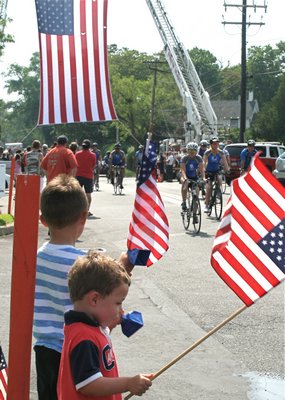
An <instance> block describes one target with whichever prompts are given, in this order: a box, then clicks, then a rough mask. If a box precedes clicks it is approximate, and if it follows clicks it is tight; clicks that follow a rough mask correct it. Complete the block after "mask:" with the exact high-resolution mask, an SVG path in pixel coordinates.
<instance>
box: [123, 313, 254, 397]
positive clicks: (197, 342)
mask: <svg viewBox="0 0 285 400" xmlns="http://www.w3.org/2000/svg"><path fill="white" fill-rule="evenodd" d="M246 308H247V306H246V305H243V306H242V307H241V308H239V309H238V310H236V311H235V312H234V313H233V314H231V315H230V316H229V317H228V318H226V319H225V320H224V321H223V322H221V323H220V324H218V325H217V326H215V327H214V328H213V329H211V330H210V331H209V332H208V333H206V334H205V335H204V336H202V337H201V338H200V339H199V340H197V341H196V342H195V343H193V344H192V345H191V346H190V347H188V348H187V349H186V350H184V351H183V352H182V353H181V354H179V355H178V356H177V357H176V358H174V359H173V360H172V361H170V362H169V363H168V364H166V365H165V366H164V367H162V368H161V369H160V370H159V371H157V372H155V373H154V375H153V377H152V379H151V380H152V381H153V380H154V379H155V378H157V377H158V376H159V375H161V374H162V373H163V372H165V371H166V370H167V369H168V368H170V367H172V365H174V364H176V363H177V362H178V361H179V360H181V358H183V357H184V356H186V354H188V353H190V351H192V350H194V349H195V348H196V347H198V346H199V345H200V344H201V343H203V342H204V341H205V340H206V339H208V338H209V337H210V336H211V335H213V333H215V332H217V331H218V330H219V329H221V328H222V327H223V326H225V325H226V324H227V323H228V322H230V321H231V320H232V319H234V318H235V317H237V316H238V315H239V314H240V313H242V312H243V311H244V310H245V309H246ZM133 396H134V395H133V394H132V393H129V394H128V395H127V396H126V397H125V400H128V399H130V398H131V397H133Z"/></svg>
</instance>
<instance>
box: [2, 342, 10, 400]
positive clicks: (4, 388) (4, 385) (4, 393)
mask: <svg viewBox="0 0 285 400" xmlns="http://www.w3.org/2000/svg"><path fill="white" fill-rule="evenodd" d="M7 370H8V369H7V364H6V361H5V357H4V354H3V351H2V347H1V346H0V400H5V399H6V398H7V381H8V378H7Z"/></svg>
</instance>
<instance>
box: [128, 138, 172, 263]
mask: <svg viewBox="0 0 285 400" xmlns="http://www.w3.org/2000/svg"><path fill="white" fill-rule="evenodd" d="M156 158H157V156H156V146H155V144H154V143H152V142H147V145H146V151H145V153H144V155H143V159H142V166H141V170H140V175H139V179H138V183H137V190H136V197H135V203H134V209H133V213H132V220H131V223H130V227H129V235H128V240H127V247H128V256H129V259H130V261H131V263H132V264H134V265H146V266H148V267H149V266H151V265H152V264H153V263H155V262H156V261H158V260H159V259H160V258H161V257H162V256H163V254H164V253H165V252H166V251H167V249H168V242H169V225H168V220H167V217H166V214H165V208H164V204H163V201H162V199H161V196H160V193H159V191H158V188H157V183H156Z"/></svg>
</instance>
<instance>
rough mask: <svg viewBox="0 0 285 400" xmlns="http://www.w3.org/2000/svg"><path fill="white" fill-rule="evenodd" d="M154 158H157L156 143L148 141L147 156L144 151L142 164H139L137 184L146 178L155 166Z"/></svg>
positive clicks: (140, 183)
mask: <svg viewBox="0 0 285 400" xmlns="http://www.w3.org/2000/svg"><path fill="white" fill-rule="evenodd" d="M156 159H157V156H156V145H155V144H154V143H152V142H150V144H149V147H148V156H146V155H145V153H144V155H143V158H142V166H141V171H140V176H139V181H138V186H140V185H142V184H143V183H144V182H145V181H147V180H148V178H149V177H150V175H151V173H152V171H153V170H154V168H155V164H156Z"/></svg>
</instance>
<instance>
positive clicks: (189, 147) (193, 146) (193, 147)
mask: <svg viewBox="0 0 285 400" xmlns="http://www.w3.org/2000/svg"><path fill="white" fill-rule="evenodd" d="M186 149H187V150H195V151H198V145H197V143H194V142H190V143H188V144H187V146H186Z"/></svg>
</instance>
